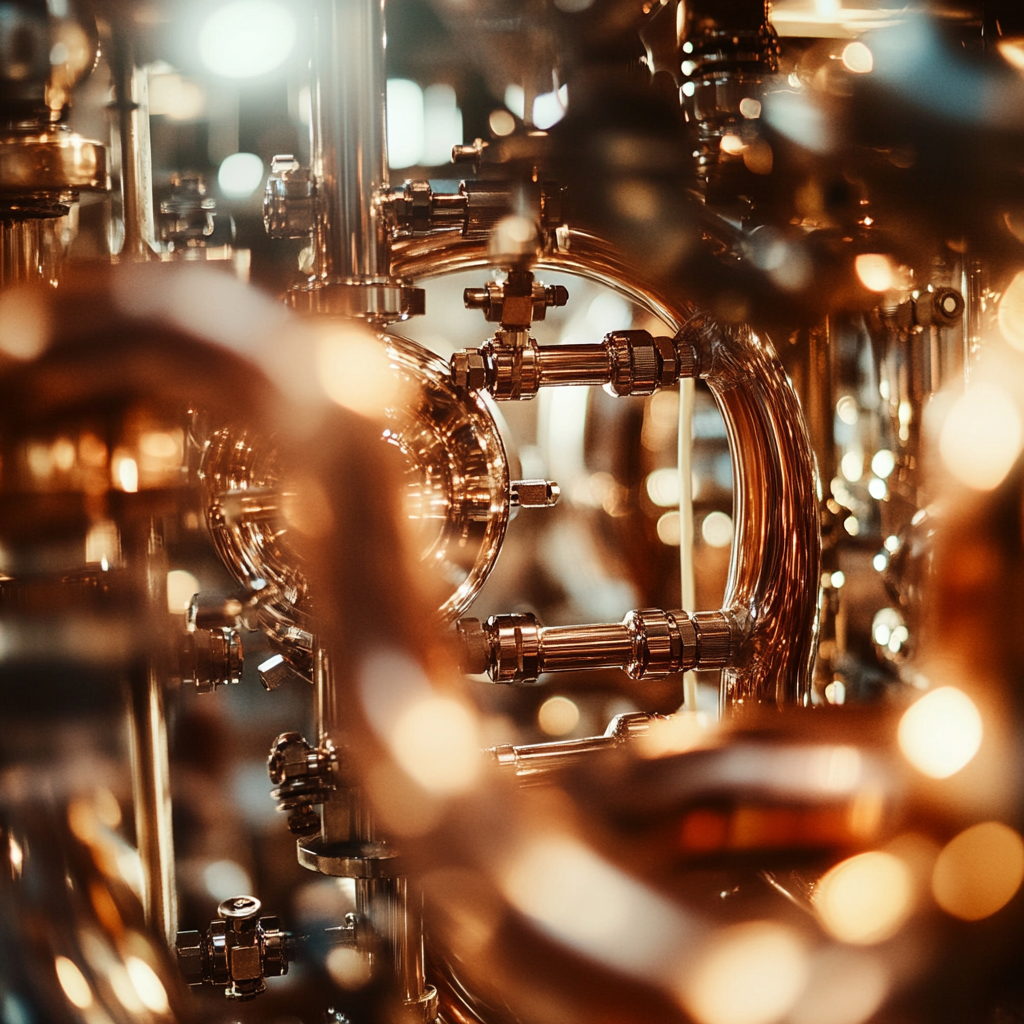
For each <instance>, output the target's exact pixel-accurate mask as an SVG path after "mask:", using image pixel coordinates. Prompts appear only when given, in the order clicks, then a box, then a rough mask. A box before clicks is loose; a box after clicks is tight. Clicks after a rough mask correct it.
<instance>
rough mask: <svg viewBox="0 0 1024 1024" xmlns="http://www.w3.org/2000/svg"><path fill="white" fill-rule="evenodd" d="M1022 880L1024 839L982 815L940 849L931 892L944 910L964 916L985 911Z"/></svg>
mask: <svg viewBox="0 0 1024 1024" xmlns="http://www.w3.org/2000/svg"><path fill="white" fill-rule="evenodd" d="M1022 880H1024V841H1022V840H1021V837H1020V836H1019V835H1018V834H1017V833H1016V832H1015V831H1014V830H1013V829H1012V828H1010V827H1009V826H1008V825H1004V824H1003V823H1002V822H999V821H986V822H984V823H983V824H981V825H974V826H973V827H971V828H969V829H966V830H965V831H963V832H961V833H960V834H959V835H958V836H957V837H956V838H955V839H953V840H952V841H951V842H949V843H948V844H947V845H946V847H945V848H944V849H943V851H942V852H941V853H940V854H939V856H938V859H937V860H936V862H935V867H934V869H933V871H932V893H933V895H934V896H935V902H936V903H938V905H939V906H940V907H942V909H943V910H945V911H946V913H947V914H952V915H953V917H959V918H960V919H961V920H964V921H980V920H981V919H982V918H984V917H990V916H991V915H992V914H994V913H996V911H998V910H1001V909H1002V908H1003V907H1005V906H1006V904H1007V903H1009V902H1010V900H1011V899H1013V897H1014V896H1015V895H1016V893H1017V890H1018V889H1019V888H1020V884H1021V881H1022Z"/></svg>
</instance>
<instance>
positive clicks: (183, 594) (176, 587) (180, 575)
mask: <svg viewBox="0 0 1024 1024" xmlns="http://www.w3.org/2000/svg"><path fill="white" fill-rule="evenodd" d="M198 593H199V580H197V579H196V578H195V576H193V575H192V573H190V572H188V570H186V569H172V570H171V571H170V572H169V573H168V574H167V610H168V611H169V612H183V611H187V610H188V606H189V605H190V604H191V603H192V598H193V596H194V595H195V594H198ZM239 891H241V890H239ZM228 895H231V894H230V893H228Z"/></svg>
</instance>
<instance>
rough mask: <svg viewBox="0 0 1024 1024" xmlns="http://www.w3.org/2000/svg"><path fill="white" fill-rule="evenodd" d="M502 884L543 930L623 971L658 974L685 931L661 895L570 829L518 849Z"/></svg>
mask: <svg viewBox="0 0 1024 1024" xmlns="http://www.w3.org/2000/svg"><path fill="white" fill-rule="evenodd" d="M501 887H502V890H503V891H504V893H505V896H506V898H507V899H508V900H509V902H510V903H511V904H512V905H513V906H514V907H516V908H517V909H518V910H519V911H520V912H521V913H523V914H525V915H527V916H528V917H530V918H531V919H532V920H533V922H534V923H535V924H536V925H537V927H539V928H540V929H541V930H542V931H544V932H546V933H547V934H549V935H551V936H552V937H553V938H555V939H557V940H558V941H559V942H562V943H563V944H565V945H567V946H569V947H571V948H573V949H575V950H577V951H578V952H580V953H582V954H583V955H584V956H589V957H591V958H592V959H594V960H597V961H598V962H600V963H605V964H609V965H611V966H613V967H615V968H617V969H618V970H621V971H624V972H626V973H628V974H633V975H638V976H641V977H645V978H659V979H660V978H661V977H663V974H664V972H665V971H668V970H673V969H675V967H676V964H677V963H678V957H679V950H680V948H681V947H682V944H683V942H684V941H685V939H686V938H688V937H689V936H690V932H689V931H688V927H689V922H688V921H687V920H686V919H684V918H682V917H681V916H680V915H679V914H678V912H677V911H676V910H675V909H674V908H673V907H672V905H671V904H670V903H669V902H668V901H666V900H665V899H664V898H663V897H662V896H660V895H659V894H658V893H656V892H653V891H652V890H650V889H648V888H647V887H646V886H644V885H642V884H640V883H639V882H637V881H636V879H634V878H631V877H630V876H629V875H627V874H625V873H624V872H622V871H620V870H619V869H618V868H617V867H615V866H614V865H613V864H610V863H608V862H607V861H605V860H604V859H603V858H601V857H599V856H598V855H597V854H596V853H595V852H594V851H593V850H591V849H590V848H589V847H587V846H585V845H584V844H583V843H581V842H579V841H578V840H576V839H574V838H572V837H570V836H568V835H560V834H557V833H548V834H541V835H538V836H535V837H534V838H532V839H530V840H529V841H528V842H527V843H525V844H524V845H522V846H521V847H519V848H518V849H516V850H515V851H514V853H513V856H512V857H511V859H510V860H509V862H508V864H507V865H506V867H505V869H504V870H503V871H502V874H501Z"/></svg>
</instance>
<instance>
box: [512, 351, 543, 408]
mask: <svg viewBox="0 0 1024 1024" xmlns="http://www.w3.org/2000/svg"><path fill="white" fill-rule="evenodd" d="M516 352H517V354H518V359H519V374H518V375H519V394H518V395H517V396H516V397H518V398H520V399H527V398H534V397H535V396H536V394H537V392H538V391H539V390H540V354H539V353H538V351H537V343H536V342H535V341H534V340H533V338H531V339H530V343H529V344H528V345H525V346H523V347H521V348H517V349H516Z"/></svg>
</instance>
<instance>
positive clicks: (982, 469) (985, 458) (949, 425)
mask: <svg viewBox="0 0 1024 1024" xmlns="http://www.w3.org/2000/svg"><path fill="white" fill-rule="evenodd" d="M1022 441H1024V428H1022V424H1021V418H1020V413H1019V412H1018V411H1017V406H1016V405H1015V404H1014V402H1013V400H1012V399H1011V398H1010V396H1009V395H1008V394H1007V393H1006V391H1005V390H1003V388H1001V387H998V386H997V385H995V384H988V383H984V382H982V383H979V384H975V385H973V386H972V387H971V388H969V389H968V390H967V391H966V392H965V393H964V394H963V395H961V396H960V397H959V398H958V399H957V400H956V401H955V402H954V403H953V406H952V408H951V409H950V410H949V413H948V414H947V416H946V419H945V422H944V423H943V425H942V432H941V434H940V436H939V451H940V453H941V455H942V461H943V462H944V464H945V466H946V468H947V469H948V470H949V471H950V473H952V474H953V476H954V477H956V479H957V480H959V481H960V482H961V483H964V484H967V486H968V487H973V488H974V489H975V490H979V491H990V490H992V489H993V488H995V487H998V486H999V484H1001V483H1002V482H1003V480H1004V479H1005V477H1006V474H1007V473H1009V471H1010V467H1011V466H1013V463H1014V462H1015V460H1016V458H1017V456H1018V455H1019V454H1020V450H1021V444H1022Z"/></svg>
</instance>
